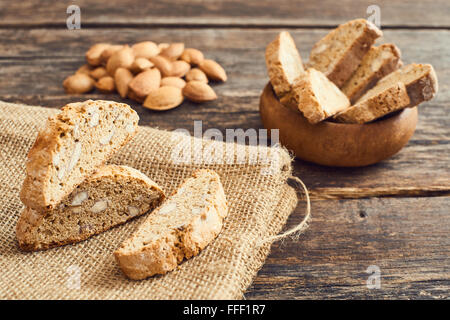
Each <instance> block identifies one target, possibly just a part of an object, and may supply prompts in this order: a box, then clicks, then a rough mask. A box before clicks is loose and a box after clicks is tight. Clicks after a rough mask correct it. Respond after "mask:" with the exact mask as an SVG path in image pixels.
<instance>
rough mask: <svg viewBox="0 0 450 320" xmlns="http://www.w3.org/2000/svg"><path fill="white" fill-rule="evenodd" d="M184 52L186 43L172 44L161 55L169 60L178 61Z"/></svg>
mask: <svg viewBox="0 0 450 320" xmlns="http://www.w3.org/2000/svg"><path fill="white" fill-rule="evenodd" d="M183 51H184V43H182V42H176V43H172V44H170V45H169V46H168V47H167V48H165V49H163V50H161V53H160V55H161V56H163V57H166V58H167V59H169V60H172V61H174V60H177V59H178V58H179V57H180V56H181V54H182V53H183Z"/></svg>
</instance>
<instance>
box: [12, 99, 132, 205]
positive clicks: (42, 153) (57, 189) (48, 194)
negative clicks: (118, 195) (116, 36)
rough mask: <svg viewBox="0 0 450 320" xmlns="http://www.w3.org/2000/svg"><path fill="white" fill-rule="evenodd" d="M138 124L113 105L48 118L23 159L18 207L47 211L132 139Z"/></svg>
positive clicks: (74, 108)
mask: <svg viewBox="0 0 450 320" xmlns="http://www.w3.org/2000/svg"><path fill="white" fill-rule="evenodd" d="M138 121H139V116H138V115H137V113H136V112H135V111H134V110H133V109H131V108H130V107H129V106H128V105H126V104H123V103H117V102H113V101H101V100H98V101H92V100H88V101H85V102H79V103H71V104H68V105H66V106H65V107H63V108H62V109H61V111H60V112H59V113H58V114H56V115H54V116H51V117H49V118H48V120H47V123H46V124H45V127H44V128H43V129H42V130H41V131H40V132H39V133H38V136H37V138H36V141H35V142H34V145H33V146H32V148H31V150H30V151H29V153H28V160H27V163H26V178H25V181H24V183H23V186H22V190H21V193H20V198H21V200H22V202H23V203H24V204H25V205H26V206H28V207H30V208H32V209H35V210H37V211H47V210H52V209H53V208H54V207H55V205H56V204H58V203H59V202H60V201H61V199H62V198H63V197H64V196H66V195H67V194H69V193H70V192H71V191H72V190H73V189H74V188H75V187H76V186H77V185H79V184H80V183H81V182H83V180H85V178H86V177H89V176H90V175H92V174H93V173H94V171H95V170H97V168H98V166H99V165H101V164H103V163H104V162H105V161H106V160H107V159H109V158H110V157H111V156H112V155H113V154H114V153H115V152H116V151H117V150H118V149H119V148H120V147H122V146H123V145H124V144H125V143H127V142H128V141H129V140H130V139H131V138H132V137H133V136H134V135H135V134H136V131H137V125H138Z"/></svg>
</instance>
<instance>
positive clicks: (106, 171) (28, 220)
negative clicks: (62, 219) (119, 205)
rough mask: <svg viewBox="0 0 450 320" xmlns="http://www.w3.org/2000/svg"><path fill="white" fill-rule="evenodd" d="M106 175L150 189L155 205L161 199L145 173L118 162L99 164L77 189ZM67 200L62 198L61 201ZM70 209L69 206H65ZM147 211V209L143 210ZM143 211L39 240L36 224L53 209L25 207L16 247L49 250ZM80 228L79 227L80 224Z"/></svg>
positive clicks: (159, 191)
mask: <svg viewBox="0 0 450 320" xmlns="http://www.w3.org/2000/svg"><path fill="white" fill-rule="evenodd" d="M105 178H109V179H114V180H115V181H123V182H126V183H127V184H129V182H130V181H133V182H135V183H137V184H139V185H141V186H142V188H143V189H146V190H147V191H148V193H150V192H152V193H153V192H154V193H155V195H157V196H158V197H159V198H158V199H155V204H152V206H157V205H158V204H159V203H160V202H162V201H163V200H164V198H165V195H164V192H163V191H162V190H161V188H160V187H159V186H158V185H157V184H156V183H155V182H154V181H152V180H151V179H150V178H148V177H147V176H146V175H145V174H143V173H142V172H140V171H138V170H136V169H133V168H130V167H128V166H118V165H104V166H101V167H100V168H99V169H98V171H97V172H96V173H95V174H94V175H92V176H91V177H89V178H88V179H87V180H86V181H85V182H84V183H83V184H81V185H80V187H81V189H84V188H85V187H86V186H88V185H89V184H90V183H91V182H93V181H102V179H105ZM76 192H77V190H74V192H72V194H71V195H69V196H68V197H67V199H66V200H69V199H71V198H73V197H71V196H72V195H73V194H75V193H76ZM64 202H67V201H63V202H62V203H64ZM152 206H150V207H149V210H151V209H152ZM127 209H128V208H123V209H122V210H123V212H127ZM67 210H71V209H67ZM146 212H148V210H147V211H146ZM144 213H145V212H139V213H136V214H135V215H133V216H128V217H126V216H124V219H122V220H121V221H118V223H116V224H112V225H109V226H108V225H102V226H100V227H99V228H97V229H94V230H83V232H80V233H78V234H76V235H75V236H72V237H67V238H65V239H63V240H61V241H43V240H42V239H40V238H38V237H37V234H36V233H37V232H38V230H37V229H38V227H39V226H40V225H41V224H42V223H44V219H45V216H46V215H49V214H54V213H53V212H48V213H41V212H37V211H35V210H33V209H31V208H25V209H24V210H23V211H22V214H21V216H20V218H19V220H18V222H17V225H16V238H17V241H18V244H19V247H20V248H21V249H22V250H25V251H36V250H44V249H49V248H53V247H58V246H62V245H66V244H70V243H76V242H80V241H83V240H86V239H87V238H89V237H91V236H93V235H96V234H99V233H102V232H104V231H106V230H108V229H110V228H112V227H115V226H117V225H119V224H123V223H125V222H127V221H128V220H130V219H132V218H135V217H137V216H140V215H142V214H144ZM100 218H102V216H99V219H100ZM80 230H81V226H80Z"/></svg>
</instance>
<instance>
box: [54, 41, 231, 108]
mask: <svg viewBox="0 0 450 320" xmlns="http://www.w3.org/2000/svg"><path fill="white" fill-rule="evenodd" d="M86 60H87V64H86V65H84V66H82V67H81V68H79V69H78V71H77V72H76V73H75V74H74V75H71V76H69V77H68V78H66V79H65V80H64V82H63V86H64V89H65V90H66V92H68V93H86V92H89V91H92V90H93V89H94V87H95V88H97V89H98V90H99V91H100V92H103V93H112V92H115V91H117V92H118V93H119V94H120V96H121V97H122V98H125V97H128V98H130V99H133V100H135V101H138V102H140V103H143V105H144V107H146V108H148V109H151V110H169V109H172V108H175V107H177V106H179V105H180V104H181V103H182V102H183V100H184V98H186V99H188V100H191V101H194V102H206V101H211V100H215V99H217V95H216V93H215V92H214V90H213V89H212V88H211V87H210V86H209V85H208V82H209V80H211V81H220V82H225V81H226V80H227V74H226V72H225V70H224V69H223V68H222V67H221V66H220V65H219V64H218V63H217V62H215V61H214V60H210V59H205V58H204V56H203V53H202V52H201V51H199V50H197V49H193V48H185V47H184V43H181V42H179V43H171V44H169V43H160V44H156V43H154V42H152V41H143V42H139V43H136V44H134V45H133V46H131V47H130V46H129V45H114V44H108V43H97V44H95V45H93V46H92V47H91V48H90V49H89V50H88V51H87V52H86Z"/></svg>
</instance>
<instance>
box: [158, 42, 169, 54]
mask: <svg viewBox="0 0 450 320" xmlns="http://www.w3.org/2000/svg"><path fill="white" fill-rule="evenodd" d="M169 46H170V43H166V42H161V43H160V44H158V48H159V51H160V52H161V51H162V50H164V49H166V48H168V47H169Z"/></svg>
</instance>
